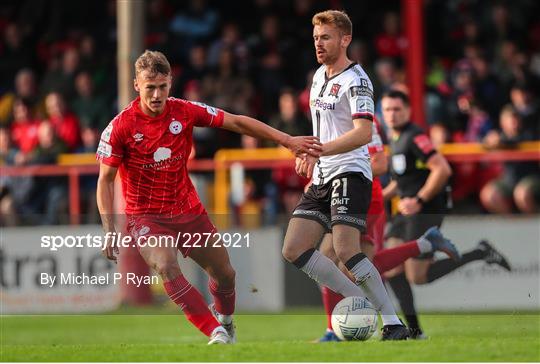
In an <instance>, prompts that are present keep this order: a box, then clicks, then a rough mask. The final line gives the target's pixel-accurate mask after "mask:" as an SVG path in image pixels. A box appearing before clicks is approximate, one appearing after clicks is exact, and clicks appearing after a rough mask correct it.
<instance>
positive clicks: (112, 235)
mask: <svg viewBox="0 0 540 364" xmlns="http://www.w3.org/2000/svg"><path fill="white" fill-rule="evenodd" d="M116 238H117V236H116V232H115V231H114V230H112V231H106V232H105V237H104V239H105V241H104V242H103V244H104V246H103V247H102V248H101V254H102V255H103V256H104V257H105V258H107V259H109V260H112V261H113V262H114V263H115V264H116V263H118V258H117V257H116V255H118V254H120V250H118V244H117V241H116Z"/></svg>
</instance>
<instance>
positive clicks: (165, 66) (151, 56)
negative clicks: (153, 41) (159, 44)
mask: <svg viewBox="0 0 540 364" xmlns="http://www.w3.org/2000/svg"><path fill="white" fill-rule="evenodd" d="M142 71H149V72H150V77H155V76H156V75H157V74H158V73H161V74H163V75H170V74H171V65H170V63H169V61H168V60H167V57H165V55H164V54H163V53H161V52H158V51H149V50H148V49H147V50H146V51H144V53H143V54H141V55H140V56H139V58H137V61H135V75H139V73H141V72H142Z"/></svg>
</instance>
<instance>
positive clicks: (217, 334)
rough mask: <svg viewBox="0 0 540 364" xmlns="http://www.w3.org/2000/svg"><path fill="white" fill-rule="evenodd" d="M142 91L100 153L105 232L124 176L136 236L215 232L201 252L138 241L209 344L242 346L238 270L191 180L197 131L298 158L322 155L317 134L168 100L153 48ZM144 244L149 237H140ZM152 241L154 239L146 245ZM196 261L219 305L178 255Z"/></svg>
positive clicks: (111, 253)
mask: <svg viewBox="0 0 540 364" xmlns="http://www.w3.org/2000/svg"><path fill="white" fill-rule="evenodd" d="M134 87H135V90H136V91H137V92H138V93H139V97H138V98H137V99H135V100H134V101H133V102H132V103H131V104H130V105H129V106H128V107H126V108H125V109H124V110H123V111H122V112H121V113H120V114H118V115H117V116H116V117H115V118H114V119H113V120H112V121H111V123H110V124H109V125H108V126H107V128H106V129H105V130H104V131H103V133H102V135H101V141H100V144H99V147H98V150H97V158H98V159H99V160H100V172H99V179H98V185H97V204H98V207H99V211H100V214H101V218H102V223H103V229H104V231H105V232H106V233H113V232H115V226H114V221H113V187H114V179H115V177H116V174H117V172H119V173H120V177H121V180H122V187H123V194H124V198H125V200H126V215H127V221H128V224H127V228H128V231H129V232H130V234H131V236H132V237H133V238H134V239H138V238H140V237H146V238H148V237H151V236H155V237H159V236H173V237H175V236H177V234H178V233H179V232H180V233H182V234H188V235H190V236H193V235H194V234H207V235H209V234H211V235H210V241H209V242H208V244H204V246H203V247H200V248H190V247H187V246H184V244H180V246H178V247H176V246H159V245H157V246H155V245H156V244H153V245H152V246H150V244H147V245H143V244H137V248H138V249H139V253H140V254H141V256H142V257H143V258H144V260H145V261H146V263H147V264H148V265H149V266H150V267H151V268H153V269H154V270H155V271H156V272H157V273H158V274H159V275H160V276H161V278H162V280H163V282H164V287H165V290H166V292H167V294H168V295H169V297H170V298H171V300H173V301H174V302H175V303H176V304H177V305H178V306H179V307H180V308H181V309H182V310H183V312H184V314H185V315H186V317H187V319H188V320H189V321H191V322H192V323H193V325H195V326H196V327H197V328H198V329H199V330H200V331H201V332H202V333H204V334H205V335H207V336H209V337H210V341H209V344H226V343H233V342H234V341H235V334H234V326H233V324H232V314H233V312H234V306H235V271H234V269H233V267H232V266H231V263H230V261H229V255H228V253H227V250H226V249H225V248H224V247H223V246H220V247H213V243H214V242H215V241H216V240H215V239H217V238H218V237H214V236H215V235H214V234H213V233H215V232H216V228H215V227H214V225H213V224H212V222H211V221H210V219H209V218H208V215H207V213H206V210H205V208H204V207H203V205H202V204H201V202H200V200H199V197H198V196H197V193H196V191H195V188H194V187H193V184H192V183H191V181H190V179H189V177H188V172H187V160H188V157H189V154H190V151H191V148H192V144H193V137H192V132H193V128H194V127H195V126H198V127H215V128H224V129H227V130H231V131H235V132H238V133H242V134H247V135H250V136H253V137H256V138H264V139H269V140H272V141H274V142H277V143H279V144H281V145H283V146H285V147H286V148H288V149H289V150H290V151H291V152H293V153H294V154H295V155H300V154H301V153H308V154H310V155H313V156H318V155H319V154H320V149H321V144H320V142H319V139H318V138H316V137H313V136H304V137H291V136H290V135H288V134H285V133H283V132H281V131H278V130H276V129H274V128H271V127H269V126H268V125H266V124H264V123H262V122H260V121H258V120H255V119H253V118H250V117H247V116H243V115H233V114H230V113H227V112H225V111H222V110H220V109H217V108H214V107H211V106H207V105H205V104H202V103H196V102H188V101H185V100H180V99H176V98H172V97H169V91H170V88H171V68H170V65H169V62H168V60H167V58H166V57H165V56H164V55H163V54H162V53H160V52H153V51H146V52H145V53H144V54H143V55H141V56H140V57H139V58H138V59H137V61H136V63H135V80H134ZM141 241H142V240H141ZM147 241H148V240H147ZM178 250H180V251H181V252H182V254H183V255H184V256H189V257H190V258H191V259H193V260H194V261H195V262H196V263H197V264H198V265H199V266H201V268H203V269H204V270H205V271H206V272H207V274H208V276H209V278H210V279H209V289H210V293H211V294H212V296H213V298H214V304H213V305H212V306H210V308H208V307H207V306H206V303H205V302H204V299H203V297H202V296H201V294H200V293H199V292H198V291H197V289H195V288H194V287H193V286H192V285H191V284H190V283H189V282H188V281H187V280H186V279H185V277H184V276H183V275H182V271H181V269H180V266H179V264H178V261H177V251H178ZM118 253H119V251H118V247H115V246H113V245H112V244H110V243H108V244H107V245H106V246H105V247H104V255H106V257H107V258H108V259H111V260H114V261H116V259H117V258H116V254H118Z"/></svg>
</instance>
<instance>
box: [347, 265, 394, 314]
mask: <svg viewBox="0 0 540 364" xmlns="http://www.w3.org/2000/svg"><path fill="white" fill-rule="evenodd" d="M350 272H351V273H352V274H353V275H354V277H355V278H356V284H358V285H359V286H360V287H361V288H362V290H363V291H364V292H365V294H366V296H367V298H368V300H369V301H370V302H371V303H372V304H373V306H375V308H376V309H377V310H378V311H379V312H380V313H381V318H382V321H383V325H401V324H402V323H401V321H400V320H399V318H398V317H397V315H396V311H395V310H394V306H393V305H392V301H390V297H389V296H388V292H386V288H385V287H384V284H383V281H382V279H381V275H380V274H379V272H378V271H377V269H376V268H375V266H374V265H373V264H372V263H371V262H370V261H369V259H367V258H364V259H362V260H361V261H359V262H358V263H356V265H355V266H354V267H352V269H350Z"/></svg>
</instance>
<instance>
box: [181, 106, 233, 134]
mask: <svg viewBox="0 0 540 364" xmlns="http://www.w3.org/2000/svg"><path fill="white" fill-rule="evenodd" d="M187 104H188V107H189V110H190V112H191V115H192V117H193V125H195V126H202V127H211V128H220V127H222V126H223V117H224V115H225V114H224V113H223V110H221V109H218V108H216V107H213V106H208V105H206V104H204V103H202V102H193V101H188V102H187Z"/></svg>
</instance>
